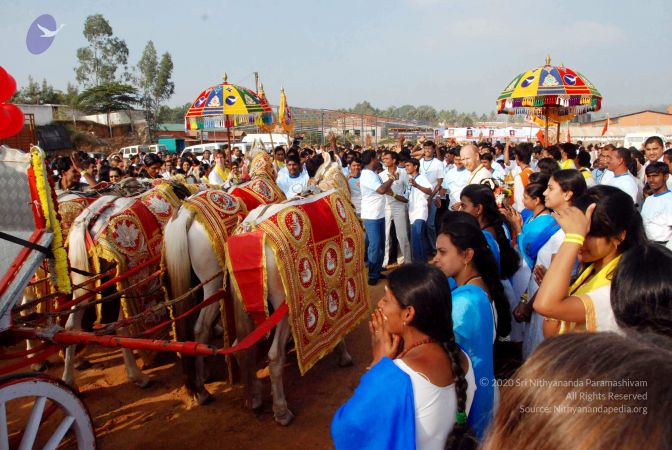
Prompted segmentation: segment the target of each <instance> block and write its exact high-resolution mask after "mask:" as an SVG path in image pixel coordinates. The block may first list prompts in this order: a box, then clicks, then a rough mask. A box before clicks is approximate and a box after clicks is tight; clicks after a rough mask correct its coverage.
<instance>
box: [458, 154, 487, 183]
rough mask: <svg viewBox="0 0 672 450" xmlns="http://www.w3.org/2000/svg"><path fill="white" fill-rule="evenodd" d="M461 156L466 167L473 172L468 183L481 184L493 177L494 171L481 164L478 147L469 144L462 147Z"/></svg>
mask: <svg viewBox="0 0 672 450" xmlns="http://www.w3.org/2000/svg"><path fill="white" fill-rule="evenodd" d="M460 158H461V159H462V163H463V164H464V167H465V168H466V169H467V170H468V171H469V172H471V175H469V179H468V180H467V184H481V182H482V181H483V180H485V179H487V178H492V173H491V172H490V171H489V170H488V169H486V168H485V166H483V165H482V164H481V159H480V155H479V153H478V148H476V146H475V145H472V144H467V145H465V146H464V147H462V148H461V149H460Z"/></svg>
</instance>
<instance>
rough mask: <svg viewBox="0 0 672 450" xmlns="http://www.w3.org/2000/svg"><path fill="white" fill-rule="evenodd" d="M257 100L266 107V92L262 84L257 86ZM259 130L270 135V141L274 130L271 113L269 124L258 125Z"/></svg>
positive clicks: (273, 116)
mask: <svg viewBox="0 0 672 450" xmlns="http://www.w3.org/2000/svg"><path fill="white" fill-rule="evenodd" d="M259 98H260V99H261V101H262V103H264V104H266V105H268V104H269V103H268V99H267V98H266V92H264V84H263V83H261V84H260V85H259ZM259 128H261V129H262V130H264V131H265V132H266V133H269V134H270V135H271V140H272V139H273V134H272V133H273V129H274V128H275V114H273V112H272V111H271V121H270V123H266V122H263V123H262V124H261V125H259Z"/></svg>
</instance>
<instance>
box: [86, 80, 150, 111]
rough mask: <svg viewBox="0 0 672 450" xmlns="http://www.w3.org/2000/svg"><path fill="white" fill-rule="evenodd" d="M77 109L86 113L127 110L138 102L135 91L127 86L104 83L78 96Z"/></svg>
mask: <svg viewBox="0 0 672 450" xmlns="http://www.w3.org/2000/svg"><path fill="white" fill-rule="evenodd" d="M77 100H78V107H79V108H80V109H82V110H83V111H85V112H87V113H103V112H105V113H109V112H111V111H119V110H128V109H131V107H132V106H133V105H135V104H137V103H138V102H139V99H138V92H137V90H136V89H135V88H134V87H133V86H130V85H128V84H122V83H104V84H101V85H99V86H94V87H92V88H89V89H87V90H85V91H84V92H82V93H81V94H79V97H78V98H77Z"/></svg>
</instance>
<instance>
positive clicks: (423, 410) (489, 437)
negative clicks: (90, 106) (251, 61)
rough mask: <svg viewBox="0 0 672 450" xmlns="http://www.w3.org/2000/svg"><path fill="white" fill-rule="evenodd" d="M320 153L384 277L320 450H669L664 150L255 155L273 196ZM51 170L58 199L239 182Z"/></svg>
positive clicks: (201, 172)
mask: <svg viewBox="0 0 672 450" xmlns="http://www.w3.org/2000/svg"><path fill="white" fill-rule="evenodd" d="M323 152H330V153H331V156H332V160H336V161H340V162H341V164H342V173H343V175H344V177H346V178H347V181H348V184H349V187H350V194H351V201H352V203H353V206H354V208H355V210H356V212H357V214H358V215H359V217H360V218H361V220H362V223H363V228H364V232H365V236H366V252H365V254H366V262H367V267H368V283H369V285H376V284H378V283H379V282H380V280H381V279H385V278H387V283H386V285H385V286H384V292H385V294H384V296H383V298H381V299H380V301H378V302H377V305H376V308H375V310H374V312H373V313H372V315H371V320H370V322H369V330H370V333H371V342H372V350H373V359H372V361H371V364H370V366H369V369H368V371H367V373H365V374H364V376H363V377H362V379H361V383H360V386H359V387H358V388H357V389H356V391H355V392H354V394H353V396H352V398H351V399H350V400H348V401H347V402H346V403H345V404H344V405H343V406H342V407H341V408H340V409H339V410H338V411H337V413H336V415H335V416H334V420H333V422H332V428H331V431H332V437H333V440H334V444H335V446H336V448H339V449H340V448H414V447H418V448H423V449H424V448H427V449H439V448H468V447H476V446H478V445H482V446H483V448H488V449H490V448H493V449H494V448H548V449H559V448H560V449H562V448H585V449H588V448H604V449H607V448H616V447H624V446H625V447H627V448H634V447H652V448H672V430H670V423H672V422H670V421H669V419H668V418H666V416H665V414H666V413H665V411H666V408H665V405H666V404H669V401H672V397H671V395H672V394H670V393H669V392H670V391H669V390H667V389H666V388H665V387H664V386H665V382H664V381H663V380H664V379H665V378H666V377H669V376H672V350H671V349H672V346H671V345H670V344H672V341H670V340H669V339H670V338H671V337H672V280H671V278H670V275H671V272H672V264H671V263H672V251H671V250H670V248H672V194H670V190H669V188H670V185H671V184H672V180H671V179H670V175H669V174H670V171H671V170H672V149H670V143H669V142H668V143H664V142H663V141H662V140H661V139H660V138H658V137H656V136H653V137H651V138H649V139H647V140H646V141H645V142H644V144H643V148H642V149H634V148H630V149H626V148H623V147H617V146H614V145H611V144H608V145H592V144H591V145H588V146H585V147H584V146H583V145H582V143H581V142H577V143H562V144H559V145H552V146H548V147H542V146H541V145H539V143H536V145H535V144H534V143H528V142H525V143H518V144H515V145H514V144H512V143H510V142H505V143H499V142H496V143H492V142H481V143H475V142H473V143H467V144H464V145H461V146H460V145H458V144H457V143H456V142H449V143H446V144H441V145H437V144H436V143H435V142H433V141H430V140H425V139H422V138H421V139H419V140H418V141H417V142H416V143H414V144H407V143H405V142H404V141H403V140H401V141H400V142H399V143H398V144H396V145H393V146H378V147H376V148H362V147H360V146H357V145H355V146H349V145H346V146H343V147H338V146H336V145H335V144H333V143H332V144H331V145H328V146H301V145H300V143H299V142H298V141H295V142H294V144H293V145H292V146H291V147H289V148H286V147H283V146H279V147H276V148H275V149H273V163H274V165H275V168H276V171H277V179H276V182H277V184H278V186H279V187H280V189H282V191H283V192H284V193H285V195H286V196H287V198H289V199H291V198H294V197H296V196H298V195H300V194H301V193H302V192H303V191H304V190H305V188H306V187H307V186H308V185H309V184H310V183H311V181H310V179H311V176H312V175H313V174H314V168H313V169H312V170H311V161H315V156H316V155H319V154H320V153H323ZM54 169H55V170H56V171H57V173H58V174H59V178H58V188H60V189H62V190H73V189H74V190H78V189H80V190H81V189H86V187H87V186H95V185H97V184H99V183H101V182H107V183H115V182H118V181H120V180H121V179H123V178H124V177H129V176H143V177H147V178H157V177H166V178H168V177H175V176H182V177H184V179H185V180H186V181H191V182H195V183H201V182H202V183H207V184H209V185H219V186H224V187H228V186H231V185H234V184H237V183H240V182H243V181H245V180H246V179H248V178H249V175H248V172H249V170H248V169H249V168H248V162H247V161H246V159H245V158H243V155H241V154H237V153H231V152H230V151H229V149H228V148H225V149H223V150H221V151H217V152H215V153H214V154H209V153H208V152H206V153H204V154H203V155H198V156H196V155H184V156H182V157H177V156H175V155H172V156H171V155H160V154H147V155H139V156H138V157H134V158H132V159H130V160H125V159H122V158H120V157H119V156H117V155H113V156H111V157H108V158H107V159H105V160H102V161H95V160H92V159H90V158H87V157H86V156H85V155H82V154H80V155H75V156H73V157H63V158H61V159H59V160H57V161H55V162H54ZM390 270H392V271H391V272H389V271H390ZM386 272H387V275H386V274H385V273H386ZM581 380H592V381H594V382H596V384H590V383H587V382H584V383H578V381H581ZM626 380H630V382H627V381H626ZM500 387H501V390H500ZM605 396H606V397H605ZM605 399H606V400H605ZM558 408H560V409H559V410H558ZM563 408H564V409H563ZM577 411H578V412H577ZM613 411H617V412H616V413H613ZM570 430H571V432H570ZM574 430H578V431H576V432H574ZM614 430H617V431H618V432H614Z"/></svg>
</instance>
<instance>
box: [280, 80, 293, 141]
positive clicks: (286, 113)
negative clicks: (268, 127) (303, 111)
mask: <svg viewBox="0 0 672 450" xmlns="http://www.w3.org/2000/svg"><path fill="white" fill-rule="evenodd" d="M278 122H279V123H280V126H281V127H282V129H283V130H285V133H287V135H289V133H291V132H292V130H293V129H294V117H293V116H292V109H291V108H290V107H289V105H288V104H287V96H286V95H285V88H282V89H280V106H278Z"/></svg>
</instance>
